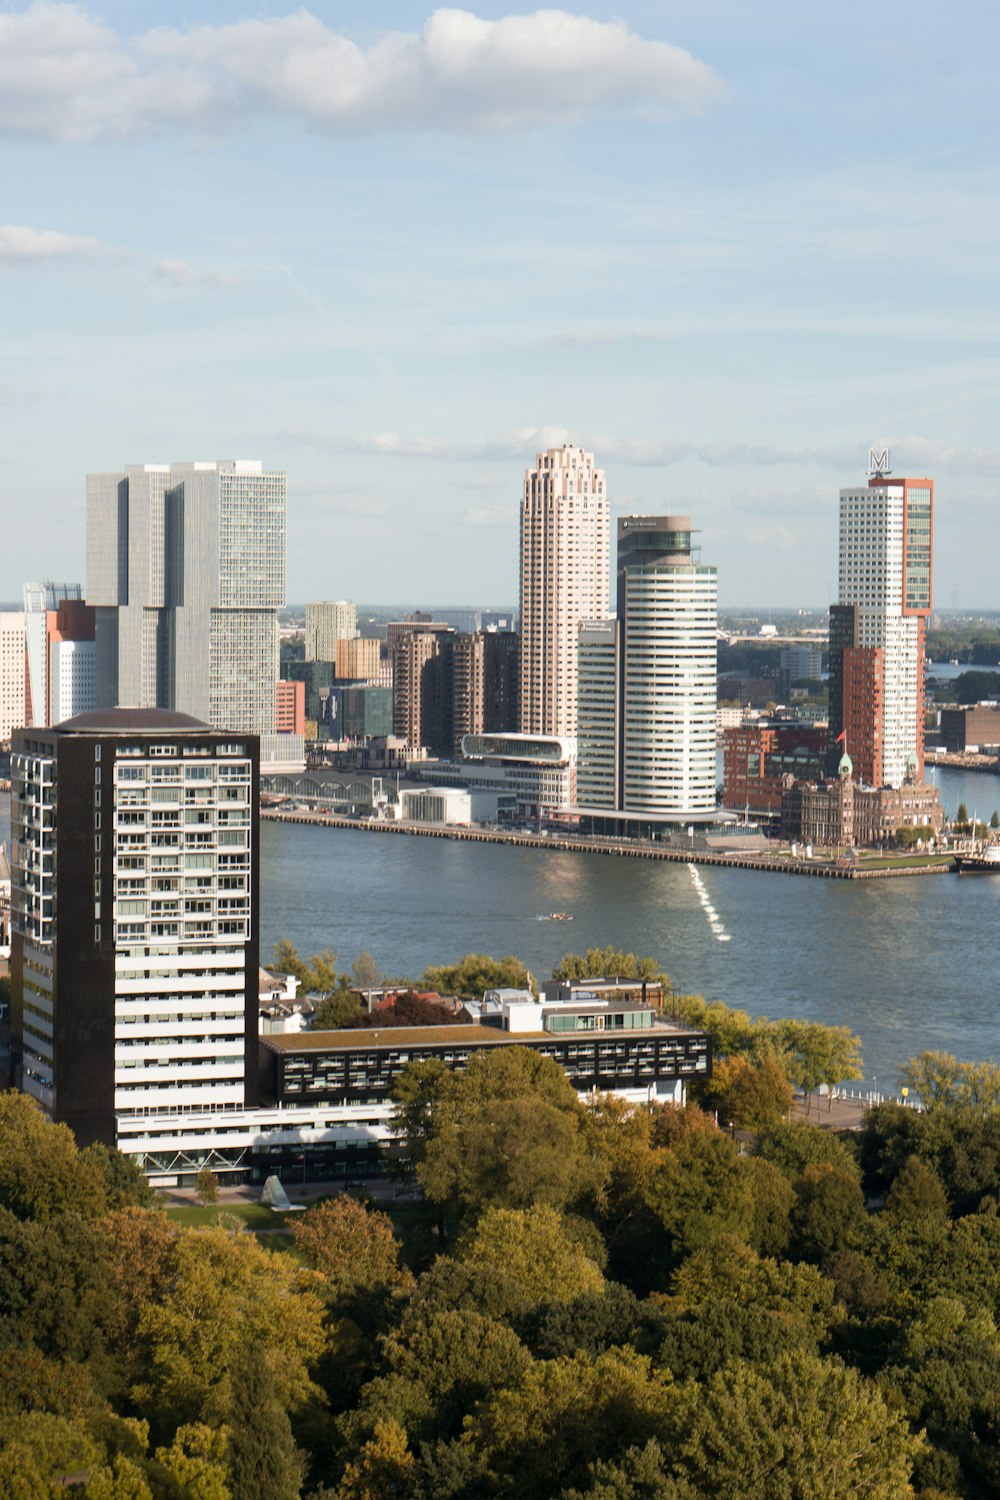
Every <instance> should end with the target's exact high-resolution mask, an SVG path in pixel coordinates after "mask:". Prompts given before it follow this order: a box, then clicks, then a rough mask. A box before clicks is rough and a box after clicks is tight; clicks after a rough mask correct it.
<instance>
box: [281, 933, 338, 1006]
mask: <svg viewBox="0 0 1000 1500" xmlns="http://www.w3.org/2000/svg"><path fill="white" fill-rule="evenodd" d="M273 951H274V964H273V967H274V970H275V973H278V974H291V975H292V977H293V978H294V979H297V980H298V981H299V986H300V988H301V990H302V992H303V994H306V995H313V994H318V995H328V994H330V992H331V991H332V990H337V989H339V990H344V989H346V988H347V987H348V984H349V982H350V981H349V976H348V975H347V974H338V973H337V955H336V954H335V953H333V952H332V951H331V950H330V949H329V948H324V949H323V951H322V952H321V953H314V954H313V955H312V957H311V958H308V959H304V958H301V957H300V956H299V952H298V949H297V948H296V947H295V945H294V944H293V943H291V942H290V941H289V940H288V938H281V939H280V941H279V942H277V943H275V945H274V950H273Z"/></svg>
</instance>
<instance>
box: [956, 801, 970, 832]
mask: <svg viewBox="0 0 1000 1500" xmlns="http://www.w3.org/2000/svg"><path fill="white" fill-rule="evenodd" d="M968 823H969V809H968V808H967V807H966V805H965V803H964V802H960V803H959V804H958V812H957V813H956V814H955V827H956V828H962V827H968Z"/></svg>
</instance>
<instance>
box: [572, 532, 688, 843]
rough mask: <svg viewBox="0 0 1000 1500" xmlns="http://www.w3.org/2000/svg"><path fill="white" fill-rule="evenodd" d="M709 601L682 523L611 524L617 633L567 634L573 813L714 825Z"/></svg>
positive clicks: (585, 629) (593, 629)
mask: <svg viewBox="0 0 1000 1500" xmlns="http://www.w3.org/2000/svg"><path fill="white" fill-rule="evenodd" d="M716 594H717V586H716V571H715V569H714V568H711V567H706V566H704V565H703V564H702V563H701V561H700V557H699V556H698V555H697V550H696V549H694V548H693V547H692V544H691V520H690V517H688V516H625V517H623V518H622V519H621V520H619V522H618V564H617V630H615V631H611V630H609V629H607V628H606V627H604V626H603V624H602V622H601V621H599V620H597V621H585V622H584V623H583V625H582V626H581V629H580V631H579V633H578V643H577V644H578V659H579V666H578V679H579V689H578V691H579V713H580V715H581V716H582V724H581V726H580V729H579V732H578V743H579V756H580V765H581V768H582V770H583V777H582V782H581V785H582V789H583V790H582V791H581V795H580V808H581V811H585V812H588V813H590V812H594V813H613V812H618V813H622V814H624V815H626V816H628V817H630V818H633V819H635V818H638V819H649V820H651V821H674V822H680V821H689V820H691V819H694V820H702V821H703V820H706V819H710V818H712V817H713V816H714V814H715V754H716V745H715V741H716V731H715V714H716V623H717V605H716ZM612 725H613V734H612ZM612 754H613V763H612ZM591 798H593V799H594V800H591ZM598 799H600V800H598Z"/></svg>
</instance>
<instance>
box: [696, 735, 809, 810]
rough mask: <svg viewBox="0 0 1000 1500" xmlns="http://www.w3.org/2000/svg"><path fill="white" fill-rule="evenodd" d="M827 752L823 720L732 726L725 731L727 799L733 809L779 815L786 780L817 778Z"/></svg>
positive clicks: (725, 797) (724, 753)
mask: <svg viewBox="0 0 1000 1500" xmlns="http://www.w3.org/2000/svg"><path fill="white" fill-rule="evenodd" d="M826 752H827V731H826V726H825V725H823V726H819V725H814V724H794V723H793V724H783V723H779V722H777V721H773V720H772V721H768V722H758V723H756V724H736V725H733V726H732V727H730V728H729V729H726V730H725V731H724V734H723V767H724V772H723V797H722V800H723V804H724V805H725V806H726V807H728V808H730V809H732V811H734V812H745V813H759V814H764V815H766V816H769V817H779V816H780V814H781V807H782V798H783V796H784V793H785V790H786V786H787V782H788V779H789V778H791V779H792V780H795V781H817V780H819V779H820V778H821V777H822V775H823V770H824V767H825V764H826Z"/></svg>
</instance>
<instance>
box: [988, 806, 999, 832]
mask: <svg viewBox="0 0 1000 1500" xmlns="http://www.w3.org/2000/svg"><path fill="white" fill-rule="evenodd" d="M990 827H991V828H1000V812H998V811H997V809H996V808H994V809H993V816H992V817H991V818H990Z"/></svg>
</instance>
